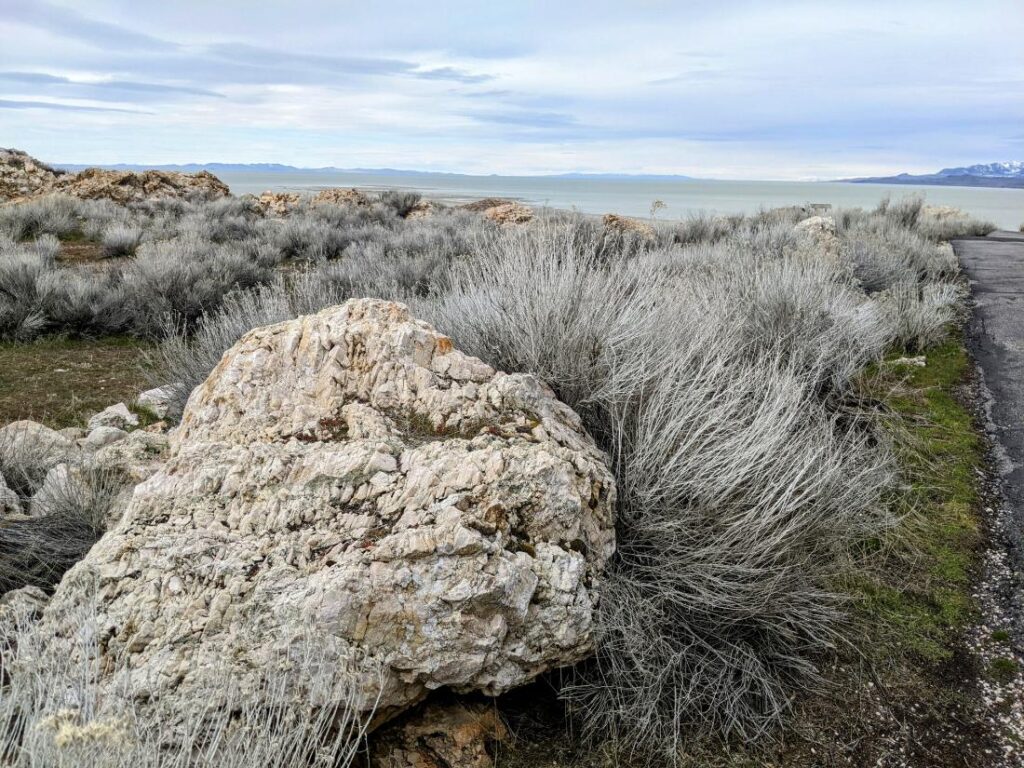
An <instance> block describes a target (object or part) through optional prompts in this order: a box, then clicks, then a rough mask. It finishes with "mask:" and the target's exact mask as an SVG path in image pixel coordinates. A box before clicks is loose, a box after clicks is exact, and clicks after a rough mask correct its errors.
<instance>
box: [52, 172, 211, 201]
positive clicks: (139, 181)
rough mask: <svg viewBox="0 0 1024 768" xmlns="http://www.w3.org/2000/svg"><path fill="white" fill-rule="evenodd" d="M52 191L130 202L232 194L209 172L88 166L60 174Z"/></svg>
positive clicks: (94, 198) (207, 198)
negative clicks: (107, 168) (105, 168)
mask: <svg viewBox="0 0 1024 768" xmlns="http://www.w3.org/2000/svg"><path fill="white" fill-rule="evenodd" d="M53 191H55V192H62V193H64V194H67V195H71V196H72V197H78V198H81V199H83V200H101V199H104V200H113V201H114V202H115V203H121V204H122V205H123V204H126V203H133V202H140V201H143V200H156V199H160V198H182V199H189V200H191V199H197V200H215V199H217V198H221V197H227V196H228V195H229V194H231V192H230V190H229V189H228V186H227V184H225V183H224V182H222V181H221V180H220V179H218V178H217V177H216V176H214V175H213V174H212V173H210V172H209V171H199V172H197V173H178V172H176V171H138V172H136V171H109V170H103V169H101V168H87V169H86V170H84V171H81V172H80V173H76V174H68V175H65V176H62V177H60V178H59V179H58V180H57V181H56V182H55V183H54V185H53Z"/></svg>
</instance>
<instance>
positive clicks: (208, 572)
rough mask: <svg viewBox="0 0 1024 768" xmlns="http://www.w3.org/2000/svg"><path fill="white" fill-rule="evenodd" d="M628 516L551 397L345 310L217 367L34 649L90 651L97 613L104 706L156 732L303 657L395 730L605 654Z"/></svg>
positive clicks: (428, 337) (421, 336)
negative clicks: (410, 713)
mask: <svg viewBox="0 0 1024 768" xmlns="http://www.w3.org/2000/svg"><path fill="white" fill-rule="evenodd" d="M127 442H128V441H127V439H126V440H122V441H119V442H116V443H113V444H112V445H110V446H108V447H107V448H104V449H102V450H104V451H117V450H120V447H122V446H125V445H126V444H127ZM614 501H615V487H614V481H613V478H612V475H611V473H610V471H609V469H608V467H607V463H606V458H605V456H604V455H603V454H602V453H601V452H600V451H599V450H598V449H597V447H596V446H595V445H594V443H593V441H592V440H591V438H590V437H589V436H588V435H587V434H586V433H585V432H584V430H583V428H582V426H581V423H580V420H579V418H578V416H577V415H576V414H575V413H574V412H573V411H572V410H570V409H569V408H568V407H567V406H566V405H564V404H562V403H560V402H559V401H558V400H556V398H555V397H554V395H553V393H552V392H551V390H550V389H548V388H547V387H546V386H545V385H544V384H543V383H541V382H540V381H539V380H537V379H536V378H534V377H532V376H528V375H522V374H514V375H509V374H504V373H499V372H496V371H495V370H493V369H492V368H490V367H489V366H488V365H486V364H484V363H483V362H481V361H480V360H477V359H475V358H472V357H469V356H467V355H464V354H462V353H461V352H458V351H456V350H454V349H453V348H452V343H451V341H450V340H449V339H448V338H447V337H445V336H443V335H441V334H440V333H438V332H437V331H435V330H434V329H433V328H431V327H430V326H429V325H428V324H426V323H424V322H421V321H417V320H415V319H413V318H412V317H410V315H409V312H408V310H407V309H406V308H405V307H404V306H403V305H401V304H395V303H390V302H383V301H377V300H370V299H363V300H351V301H348V302H346V303H345V304H344V305H342V306H340V307H333V308H330V309H327V310H324V311H323V312H321V313H319V314H317V315H312V316H307V317H302V318H299V319H297V320H294V321H290V322H286V323H281V324H279V325H274V326H270V327H267V328H261V329H257V330H254V331H252V332H250V333H248V334H247V335H246V336H244V337H243V338H242V339H241V340H240V341H239V342H238V343H237V344H236V345H235V346H234V347H233V348H232V349H231V350H229V351H228V352H227V353H226V354H225V355H224V357H223V359H222V360H221V362H220V364H219V365H218V366H217V368H216V369H215V370H214V371H213V373H212V374H211V375H210V377H209V378H208V379H207V381H206V382H205V383H204V384H203V385H202V386H200V387H198V388H197V389H196V390H195V391H194V392H193V393H192V395H191V398H190V400H189V402H188V405H187V407H186V409H185V412H184V414H183V416H182V420H181V425H180V427H179V428H178V429H177V430H175V431H174V432H172V433H171V436H170V458H169V459H168V460H167V462H166V463H165V464H163V465H162V467H161V468H160V470H159V471H158V472H157V473H156V474H155V475H153V476H152V477H150V478H149V479H148V480H146V481H145V482H143V483H142V484H140V485H139V486H138V487H137V488H136V489H135V493H134V496H133V498H132V501H131V503H130V504H129V507H128V509H127V510H126V512H125V513H124V515H123V517H122V518H121V520H120V522H119V523H118V524H117V525H115V526H114V528H113V529H112V530H111V531H109V532H108V533H107V534H106V535H105V536H104V537H103V538H102V539H101V540H100V541H99V542H98V543H97V544H96V545H95V546H94V547H93V548H92V550H91V551H90V552H89V554H88V556H87V557H86V558H85V559H84V560H83V561H82V562H80V563H79V564H78V565H77V566H75V568H74V569H73V570H72V571H71V572H69V573H68V574H67V575H66V576H65V578H64V580H63V581H62V582H61V584H60V586H59V587H58V589H57V591H56V593H55V595H54V597H53V599H52V601H51V603H50V605H49V606H48V608H47V610H46V612H45V614H44V617H43V620H42V622H41V624H40V631H42V632H43V633H44V635H43V637H45V638H47V642H48V643H49V652H52V653H57V654H62V655H64V656H65V657H66V656H67V655H74V654H75V653H79V652H80V649H79V648H78V646H77V645H76V642H77V641H76V639H75V638H78V637H80V635H81V631H79V629H78V624H77V623H76V622H79V621H80V620H81V618H80V617H81V616H82V615H83V612H86V613H88V614H89V615H94V616H95V619H94V620H90V621H89V627H90V629H89V633H90V636H91V637H98V638H102V642H100V643H99V646H98V648H99V651H98V652H99V653H100V654H101V657H102V658H100V659H99V663H98V664H97V666H96V669H97V670H99V674H100V677H99V683H98V685H99V687H100V692H101V693H104V692H106V693H110V694H114V693H115V692H123V693H127V694H128V695H137V696H138V697H139V701H146V702H150V703H153V702H160V703H161V706H160V711H161V712H162V713H164V714H163V715H162V717H168V716H169V715H168V714H167V713H168V712H171V713H174V712H185V711H189V710H190V708H191V709H194V706H195V701H196V699H197V698H198V697H204V699H203V700H204V701H208V700H209V699H208V697H209V696H210V695H215V694H211V690H214V689H215V688H216V681H217V680H219V679H222V676H223V674H224V670H225V668H227V671H228V672H229V673H230V676H231V677H232V679H236V680H237V679H241V680H251V681H253V682H254V683H255V682H258V680H260V679H262V678H261V676H265V675H267V674H269V672H268V665H269V664H270V663H271V662H272V661H273V660H274V659H278V658H280V654H281V651H282V649H283V648H288V647H290V643H292V642H293V641H295V640H296V639H298V638H301V639H302V641H303V642H305V643H307V644H308V643H309V642H310V641H312V643H313V644H314V645H315V646H316V647H321V648H334V647H338V646H339V644H340V646H342V647H345V648H348V649H354V650H355V651H357V652H358V653H359V657H360V658H364V656H363V655H364V654H365V658H366V661H365V670H366V674H365V675H362V676H357V678H358V679H357V687H358V688H359V696H358V697H357V699H358V705H357V706H358V707H360V708H362V709H364V710H369V709H370V708H371V707H373V705H374V701H375V700H376V699H377V697H378V696H379V702H377V704H378V707H377V711H378V713H382V714H383V715H384V716H386V715H390V714H394V713H396V712H398V711H400V710H402V709H404V708H407V707H408V706H410V705H411V704H413V703H415V702H417V701H419V700H420V699H422V698H423V697H424V696H425V695H426V693H427V692H428V691H429V690H431V689H435V688H441V687H450V688H452V689H454V690H456V691H460V692H463V691H482V692H484V693H487V694H499V693H501V692H503V691H505V690H508V689H509V688H512V687H514V686H518V685H522V684H523V683H526V682H528V681H530V680H531V679H533V678H534V677H536V676H537V675H538V674H540V673H542V672H544V671H545V670H548V669H551V668H554V667H558V666H563V665H568V664H572V663H574V662H577V661H579V660H580V659H582V658H584V657H586V656H587V655H588V654H589V653H590V652H591V650H592V646H593V640H594V638H593V631H594V623H593V619H594V610H595V607H596V605H597V602H598V596H599V592H600V584H601V574H602V569H603V568H604V566H605V564H606V562H607V561H608V559H609V557H610V556H611V554H612V551H613V549H614V532H613V509H614ZM93 599H95V608H93V607H92V605H93V602H92V601H93ZM93 633H96V634H93ZM378 665H379V666H378ZM381 668H382V669H383V672H382V673H380V672H379V671H377V672H374V671H373V670H379V669H381ZM323 674H327V673H323ZM323 674H321V677H322V676H323ZM328 688H329V686H328ZM254 690H255V688H254ZM253 695H258V694H256V693H254V694H253Z"/></svg>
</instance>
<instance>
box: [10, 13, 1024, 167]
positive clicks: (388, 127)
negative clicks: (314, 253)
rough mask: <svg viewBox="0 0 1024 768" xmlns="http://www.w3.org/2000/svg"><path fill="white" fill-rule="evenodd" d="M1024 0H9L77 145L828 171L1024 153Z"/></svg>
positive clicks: (37, 72) (13, 109)
mask: <svg viewBox="0 0 1024 768" xmlns="http://www.w3.org/2000/svg"><path fill="white" fill-rule="evenodd" d="M1022 41H1024V0H958V1H956V2H953V1H952V0H879V1H876V0H855V1H854V0H851V1H850V2H844V1H842V0H839V1H834V0H817V1H816V2H792V1H789V0H778V1H776V0H759V1H757V2H753V1H751V2H744V1H743V0H677V2H664V3H662V2H635V1H633V2H622V0H617V1H615V2H603V0H587V1H586V2H581V1H577V0H547V1H546V2H536V3H516V2H503V3H487V2H480V1H479V0H476V1H475V2H443V1H442V2H434V3H425V2H422V0H417V1H416V2H404V0H402V1H399V0H383V2H365V0H363V1H362V2H358V3H349V2H329V1H328V0H291V1H290V2H273V3H271V2H259V0H244V1H243V0H218V1H217V2H205V1H200V0H164V1H163V2H152V1H151V0H90V2H88V3H83V2H76V3H71V2H61V3H58V2H40V1H37V0H0V146H13V147H18V148H20V149H25V150H27V151H28V152H30V153H31V154H34V155H36V156H37V157H40V158H41V159H44V160H48V161H52V162H75V163H112V162H135V163H171V162H202V161H222V162H278V163H287V164H291V165H299V166H322V165H334V166H339V167H394V168H415V169H422V170H446V171H462V172H469V173H507V174H525V173H559V172H565V171H609V172H626V173H685V174H692V175H698V176H706V177H719V178H777V179H803V178H829V177H836V176H848V175H862V174H872V173H880V172H889V171H901V170H907V171H912V172H923V171H929V170H935V169H938V168H939V167H942V166H949V165H962V164H969V163H974V162H989V161H994V160H1012V159H1024V42H1022Z"/></svg>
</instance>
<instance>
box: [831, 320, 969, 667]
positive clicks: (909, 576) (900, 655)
mask: <svg viewBox="0 0 1024 768" xmlns="http://www.w3.org/2000/svg"><path fill="white" fill-rule="evenodd" d="M898 357H900V355H893V356H892V357H891V358H890V360H889V361H887V362H885V363H883V364H882V365H880V366H877V367H876V368H874V369H873V370H871V371H869V372H868V374H867V375H866V376H865V379H864V381H865V391H866V394H867V395H868V396H870V397H872V398H874V399H876V400H877V401H879V402H880V403H881V404H882V406H883V409H884V410H885V411H886V412H887V413H888V414H889V415H891V416H892V417H893V418H892V420H891V424H892V427H891V433H892V435H893V439H894V444H895V447H896V451H897V454H898V457H899V461H900V465H901V469H902V470H903V473H904V477H903V483H902V487H901V489H900V491H899V492H898V493H897V494H896V495H895V497H894V499H893V502H892V503H893V504H894V507H895V509H896V511H897V512H898V513H899V514H900V515H902V517H903V522H902V524H901V525H900V527H899V529H898V530H897V531H896V532H895V533H894V535H893V536H892V537H891V539H890V540H889V541H886V542H884V543H882V544H883V546H884V551H885V558H884V563H883V565H882V567H881V568H880V570H878V571H872V572H871V573H870V574H868V575H864V576H862V577H861V578H860V579H857V580H854V581H853V582H852V583H851V584H850V585H849V590H850V592H851V594H852V595H853V596H854V598H855V600H856V603H857V611H856V614H857V616H856V618H857V620H858V621H860V622H861V623H862V624H864V631H865V633H866V634H868V635H878V636H876V637H874V638H873V640H874V642H872V643H871V645H870V648H871V652H872V655H873V656H875V657H877V658H885V659H887V660H889V663H890V664H891V662H892V660H897V661H899V660H902V661H904V662H907V663H911V662H912V661H913V657H916V658H917V660H918V661H924V662H932V663H938V662H944V661H948V660H949V659H950V658H951V657H952V653H953V641H954V639H955V638H956V636H957V635H958V633H959V632H961V631H962V630H963V629H964V628H965V627H966V626H967V624H968V623H969V621H970V620H971V618H972V617H973V616H974V610H975V609H974V602H973V600H972V598H971V594H970V582H971V574H972V567H973V564H974V561H975V553H976V550H977V547H978V544H979V540H980V531H979V519H978V514H977V508H978V503H979V497H978V477H979V472H980V471H981V467H982V463H983V448H982V443H981V440H980V438H979V436H978V434H977V432H976V430H975V428H974V420H973V417H972V415H971V412H970V410H969V409H968V408H967V407H966V406H965V405H964V404H963V403H962V402H961V401H960V400H959V399H958V393H959V390H960V389H961V386H962V384H963V382H964V381H965V380H966V378H967V377H968V375H969V373H970V366H971V362H970V359H969V357H968V355H967V351H966V349H965V348H964V345H963V342H962V340H961V339H960V338H959V337H956V338H953V339H951V340H949V341H947V342H946V343H944V344H943V345H941V346H939V347H937V348H934V349H931V350H930V351H929V352H928V354H927V357H926V359H927V365H925V366H922V367H917V366H907V365H893V364H892V362H891V361H892V360H893V359H897V358H898Z"/></svg>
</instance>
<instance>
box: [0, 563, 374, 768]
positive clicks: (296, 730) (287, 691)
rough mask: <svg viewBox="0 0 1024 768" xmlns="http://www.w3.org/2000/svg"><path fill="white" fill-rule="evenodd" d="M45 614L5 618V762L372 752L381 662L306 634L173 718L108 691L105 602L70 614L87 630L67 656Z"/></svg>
mask: <svg viewBox="0 0 1024 768" xmlns="http://www.w3.org/2000/svg"><path fill="white" fill-rule="evenodd" d="M87 575H88V574H78V575H77V577H78V578H84V577H85V576H87ZM34 619H35V617H34V616H32V615H31V614H30V612H29V611H27V610H23V611H18V610H10V609H8V610H7V612H6V613H4V614H3V615H2V616H0V649H2V650H0V680H4V681H6V682H7V684H6V685H5V686H4V687H3V688H0V756H2V759H3V764H4V765H9V766H12V768H44V767H45V768H254V767H255V766H259V767H260V768H316V767H322V768H346V766H349V765H351V764H352V763H353V761H354V760H355V758H356V757H357V755H358V754H359V752H360V751H361V749H362V748H363V746H364V742H365V735H366V732H367V729H368V726H369V723H370V721H371V719H372V718H373V708H372V706H371V708H370V710H369V711H360V709H361V705H362V704H364V702H363V701H362V696H363V695H364V694H363V692H362V691H361V690H360V687H359V682H360V680H361V679H362V680H364V681H365V680H366V679H367V676H368V675H369V677H370V679H372V676H373V670H374V669H375V668H376V669H377V676H378V688H379V683H380V680H381V679H382V678H381V675H380V672H379V664H376V662H374V661H373V660H372V659H368V658H367V657H365V656H364V655H362V654H358V653H356V652H355V651H354V650H353V649H351V648H349V647H346V646H342V645H340V644H339V643H334V644H331V643H326V642H323V640H322V639H318V640H317V641H316V642H314V641H312V640H310V639H309V638H310V637H311V636H312V635H311V633H308V632H306V633H303V632H302V631H301V628H300V631H299V632H298V633H297V635H296V637H294V638H292V639H291V640H290V641H288V642H287V643H282V646H281V650H280V653H279V655H278V656H277V657H276V658H270V659H260V660H259V662H258V663H257V662H256V660H253V662H254V663H253V670H254V677H255V679H246V680H241V679H239V678H238V677H236V676H235V675H233V674H232V673H231V672H229V671H228V667H227V665H225V667H224V668H223V669H221V670H213V671H212V672H211V674H210V675H209V676H208V679H207V681H206V687H205V692H200V693H199V694H198V695H197V696H196V697H195V698H194V699H193V700H192V701H191V702H190V703H189V706H188V708H187V710H186V711H182V710H181V709H180V708H175V709H173V711H172V710H170V709H169V708H168V705H167V704H166V703H165V702H164V701H163V700H162V699H161V698H159V697H158V698H155V699H154V700H151V701H148V702H146V701H143V700H141V699H139V698H138V697H135V696H131V695H129V694H128V693H127V692H118V691H113V692H111V691H104V692H101V690H100V687H99V685H98V684H97V681H98V679H99V677H100V669H99V666H100V665H101V664H102V663H104V657H103V655H102V653H101V651H100V645H101V642H102V633H103V628H102V627H101V626H99V624H98V619H97V617H96V611H95V606H86V608H84V609H83V610H82V611H81V615H80V616H77V617H74V622H73V623H72V622H71V620H70V619H68V623H69V625H72V626H76V627H78V628H79V629H78V631H77V632H76V634H75V635H74V637H73V638H71V647H70V649H69V652H68V653H64V654H60V655H55V654H53V653H49V652H48V644H47V642H46V639H45V638H43V637H41V636H40V634H39V633H38V632H36V631H35V627H34ZM106 661H107V662H109V661H110V660H109V659H106ZM154 683H155V681H154ZM154 687H156V685H155V684H154ZM371 704H372V702H371Z"/></svg>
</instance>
